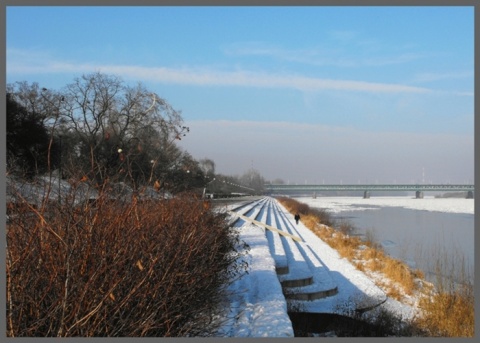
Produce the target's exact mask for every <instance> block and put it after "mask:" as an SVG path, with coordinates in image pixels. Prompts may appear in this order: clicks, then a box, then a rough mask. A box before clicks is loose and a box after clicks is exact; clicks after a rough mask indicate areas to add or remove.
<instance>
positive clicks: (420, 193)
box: [415, 191, 423, 199]
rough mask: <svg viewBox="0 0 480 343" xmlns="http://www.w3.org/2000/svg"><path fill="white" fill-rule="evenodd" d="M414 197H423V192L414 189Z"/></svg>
mask: <svg viewBox="0 0 480 343" xmlns="http://www.w3.org/2000/svg"><path fill="white" fill-rule="evenodd" d="M415 198H417V199H423V192H422V191H416V192H415Z"/></svg>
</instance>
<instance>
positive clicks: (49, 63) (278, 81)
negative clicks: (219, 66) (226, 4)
mask: <svg viewBox="0 0 480 343" xmlns="http://www.w3.org/2000/svg"><path fill="white" fill-rule="evenodd" d="M25 56H29V57H28V61H26V60H25ZM32 61H35V62H34V63H32ZM94 71H101V72H105V73H114V74H117V75H120V76H123V77H127V78H134V79H135V80H139V79H140V80H145V81H147V80H148V81H153V82H159V83H173V84H184V85H195V86H242V87H258V88H289V89H297V90H301V91H323V90H339V91H358V92H373V93H429V92H431V91H430V90H429V89H427V88H421V87H412V86H408V85H399V84H389V83H375V82H368V81H352V80H333V79H322V78H313V77H308V76H302V75H296V74H286V73H284V74H272V73H266V72H252V71H245V70H235V71H219V70H212V69H208V68H167V67H143V66H129V65H104V64H94V63H73V62H63V61H55V60H52V59H47V60H45V59H35V58H33V57H32V56H30V55H28V54H26V53H24V52H22V51H19V50H11V49H9V51H8V52H7V74H13V73H15V74H27V73H30V74H31V73H38V74H45V73H65V72H69V73H88V72H94Z"/></svg>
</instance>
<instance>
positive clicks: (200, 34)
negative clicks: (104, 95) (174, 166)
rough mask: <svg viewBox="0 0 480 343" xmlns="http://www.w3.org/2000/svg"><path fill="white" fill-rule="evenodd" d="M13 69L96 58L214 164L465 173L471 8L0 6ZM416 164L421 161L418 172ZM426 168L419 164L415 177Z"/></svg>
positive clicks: (431, 176) (59, 76) (52, 75)
mask: <svg viewBox="0 0 480 343" xmlns="http://www.w3.org/2000/svg"><path fill="white" fill-rule="evenodd" d="M6 14H7V26H6V27H7V32H6V33H7V35H6V38H7V39H6V44H7V49H6V56H7V68H6V70H7V74H6V76H7V83H11V82H16V81H29V82H38V83H39V84H40V85H41V86H42V87H47V88H54V89H58V90H60V89H61V88H62V87H64V86H65V85H67V84H69V83H71V82H72V81H73V79H74V78H75V77H79V76H81V75H82V74H88V73H91V72H95V71H101V72H104V73H107V74H115V75H118V76H120V77H122V79H123V80H124V81H125V82H126V83H128V84H132V85H133V84H136V83H137V82H142V83H143V84H145V86H146V87H147V88H148V89H150V90H152V91H154V92H156V93H157V94H158V95H160V96H161V97H163V98H164V99H166V100H167V101H168V102H169V103H170V104H171V105H172V106H173V107H174V108H175V109H177V110H180V111H181V112H182V115H183V118H184V121H185V124H186V125H187V126H190V129H191V133H190V134H189V135H188V136H187V137H185V139H184V140H183V141H182V142H181V146H182V147H183V148H184V149H186V150H187V151H188V152H190V153H191V154H192V155H193V156H194V157H195V158H198V159H200V158H205V157H207V158H211V159H213V160H214V161H215V163H216V165H217V172H220V173H225V174H237V175H239V174H242V173H243V172H245V171H246V170H248V169H249V168H251V167H253V168H255V169H257V170H258V171H259V172H260V173H261V174H262V175H263V176H264V177H265V178H266V179H267V180H272V179H274V178H281V179H284V180H285V181H288V182H291V183H304V182H308V183H315V182H325V183H340V182H342V183H351V182H354V183H357V182H372V183H373V182H399V183H400V182H402V183H403V182H405V183H410V182H419V180H421V181H425V182H461V183H463V182H473V169H474V168H473V161H474V153H473V151H474V149H473V147H474V8H473V7H325V6H316V7H248V6H246V7H15V6H13V7H7V11H6ZM422 174H423V175H422ZM422 178H423V179H422Z"/></svg>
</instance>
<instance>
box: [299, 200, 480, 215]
mask: <svg viewBox="0 0 480 343" xmlns="http://www.w3.org/2000/svg"><path fill="white" fill-rule="evenodd" d="M295 199H296V200H298V201H301V202H303V203H305V204H307V205H309V206H311V207H318V208H323V209H325V210H328V211H330V212H332V213H340V212H346V211H363V210H372V209H375V207H377V208H380V207H403V208H407V209H412V210H424V211H433V212H445V213H467V214H474V209H475V201H474V199H461V198H434V197H425V198H423V199H415V198H414V197H408V196H406V197H374V196H372V197H371V198H368V199H364V198H362V197H317V198H316V199H313V198H312V197H299V198H295Z"/></svg>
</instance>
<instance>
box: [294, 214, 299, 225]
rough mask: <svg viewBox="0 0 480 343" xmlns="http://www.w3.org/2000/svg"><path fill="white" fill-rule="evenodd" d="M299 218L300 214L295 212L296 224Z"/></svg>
mask: <svg viewBox="0 0 480 343" xmlns="http://www.w3.org/2000/svg"><path fill="white" fill-rule="evenodd" d="M299 220H300V215H299V214H298V213H296V214H295V221H296V222H297V224H298V221H299Z"/></svg>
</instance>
